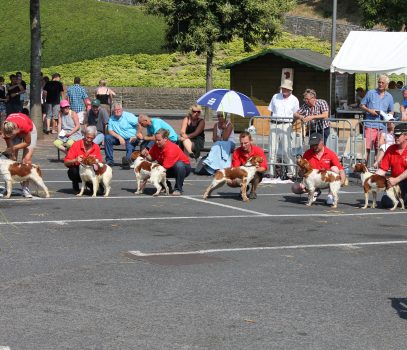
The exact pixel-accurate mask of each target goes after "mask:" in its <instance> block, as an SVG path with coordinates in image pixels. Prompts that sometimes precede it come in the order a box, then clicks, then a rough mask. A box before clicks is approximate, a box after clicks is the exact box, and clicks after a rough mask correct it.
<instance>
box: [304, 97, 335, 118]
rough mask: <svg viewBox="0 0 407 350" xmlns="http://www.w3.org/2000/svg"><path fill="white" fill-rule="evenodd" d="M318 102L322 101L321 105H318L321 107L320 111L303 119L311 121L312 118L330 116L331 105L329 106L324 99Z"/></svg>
mask: <svg viewBox="0 0 407 350" xmlns="http://www.w3.org/2000/svg"><path fill="white" fill-rule="evenodd" d="M317 103H321V104H320V105H318V106H319V107H320V108H319V112H320V113H319V114H316V115H309V116H307V117H305V118H303V119H302V120H303V122H304V123H307V122H310V121H311V120H318V119H327V118H329V106H328V104H327V103H326V102H325V101H323V100H322V101H321V100H318V102H317Z"/></svg>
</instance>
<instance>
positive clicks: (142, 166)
mask: <svg viewBox="0 0 407 350" xmlns="http://www.w3.org/2000/svg"><path fill="white" fill-rule="evenodd" d="M130 159H131V161H132V162H133V167H134V174H135V175H136V181H137V191H136V192H134V193H135V194H142V193H143V190H144V187H145V186H146V184H147V181H150V183H151V184H152V185H153V186H154V187H155V188H156V192H155V193H154V194H153V196H158V195H159V194H160V192H161V190H162V189H164V190H165V193H166V194H167V195H168V194H169V193H170V191H169V188H168V185H167V170H166V169H165V168H164V167H163V166H162V165H160V164H158V163H154V162H149V161H148V160H146V159H144V158H143V157H142V156H141V155H140V152H139V151H134V152H133V153H132V154H131V157H130Z"/></svg>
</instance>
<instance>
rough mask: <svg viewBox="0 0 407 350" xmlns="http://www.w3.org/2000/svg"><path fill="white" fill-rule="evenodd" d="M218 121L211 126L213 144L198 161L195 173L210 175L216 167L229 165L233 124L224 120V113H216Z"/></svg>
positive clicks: (233, 138) (232, 146) (232, 145)
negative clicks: (205, 155)
mask: <svg viewBox="0 0 407 350" xmlns="http://www.w3.org/2000/svg"><path fill="white" fill-rule="evenodd" d="M217 117H218V122H217V123H216V124H215V125H214V127H213V135H212V140H213V142H214V144H213V145H212V147H211V150H210V151H209V153H208V156H207V157H206V158H205V159H202V162H200V163H198V165H197V167H196V169H195V173H197V174H199V175H212V174H214V173H215V171H216V170H218V169H224V168H227V167H230V165H231V164H232V153H233V150H234V149H235V133H234V130H233V125H232V123H231V122H230V121H229V120H226V115H225V114H224V113H222V112H218V113H217Z"/></svg>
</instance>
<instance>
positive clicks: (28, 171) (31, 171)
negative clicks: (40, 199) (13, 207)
mask: <svg viewBox="0 0 407 350" xmlns="http://www.w3.org/2000/svg"><path fill="white" fill-rule="evenodd" d="M0 174H1V175H2V176H3V178H4V181H5V182H6V189H7V194H6V195H5V196H4V198H10V196H11V192H12V190H13V183H15V182H22V181H27V180H28V181H30V182H33V183H35V184H36V185H37V186H38V187H40V188H41V189H42V190H43V191H44V192H45V197H46V198H48V197H49V192H48V188H47V186H45V183H44V180H43V179H42V173H41V169H40V167H39V166H38V165H36V164H24V163H18V162H16V161H14V160H11V159H9V158H7V156H6V155H4V154H1V156H0Z"/></svg>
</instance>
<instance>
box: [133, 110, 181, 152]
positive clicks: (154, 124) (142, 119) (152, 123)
mask: <svg viewBox="0 0 407 350" xmlns="http://www.w3.org/2000/svg"><path fill="white" fill-rule="evenodd" d="M138 121H139V125H140V129H139V131H138V133H137V136H138V138H139V139H140V140H143V142H142V144H141V145H140V148H141V149H143V148H145V147H146V148H151V147H152V146H153V144H154V141H155V134H156V132H157V131H158V130H160V129H165V130H167V131H168V133H169V136H168V139H169V140H170V141H172V142H174V143H177V141H178V135H177V133H176V132H175V130H174V129H173V127H172V126H171V125H170V124H168V123H167V122H165V121H164V120H162V119H160V118H150V117H148V116H147V115H145V114H140V116H139V118H138ZM141 128H147V135H143V133H142V130H141Z"/></svg>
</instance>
